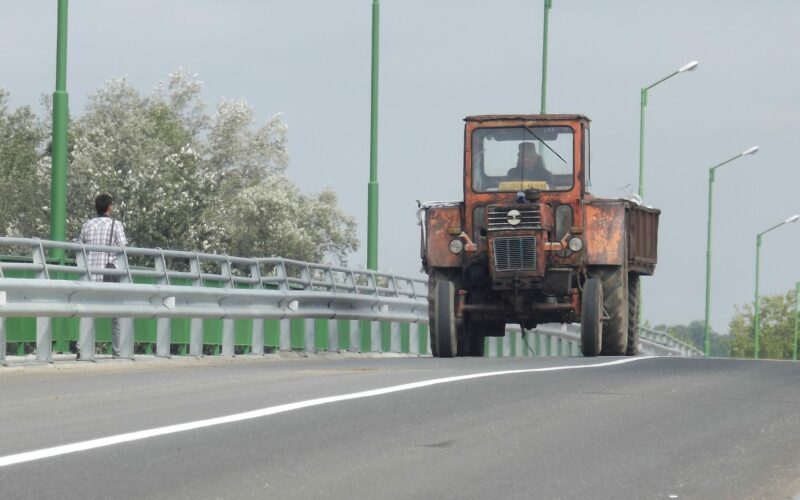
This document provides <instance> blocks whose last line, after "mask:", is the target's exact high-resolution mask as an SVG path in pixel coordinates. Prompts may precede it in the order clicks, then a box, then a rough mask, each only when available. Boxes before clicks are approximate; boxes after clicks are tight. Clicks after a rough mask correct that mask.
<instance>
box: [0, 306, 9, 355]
mask: <svg viewBox="0 0 800 500" xmlns="http://www.w3.org/2000/svg"><path fill="white" fill-rule="evenodd" d="M6 364H8V363H7V362H6V319H5V318H3V317H0V365H2V366H5V365H6Z"/></svg>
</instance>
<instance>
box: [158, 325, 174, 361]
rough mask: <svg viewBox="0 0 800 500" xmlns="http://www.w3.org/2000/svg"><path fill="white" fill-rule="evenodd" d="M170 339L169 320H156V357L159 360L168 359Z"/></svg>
mask: <svg viewBox="0 0 800 500" xmlns="http://www.w3.org/2000/svg"><path fill="white" fill-rule="evenodd" d="M170 337H171V329H170V319H169V318H158V319H157V320H156V356H158V357H160V358H168V357H170V340H171V338H170Z"/></svg>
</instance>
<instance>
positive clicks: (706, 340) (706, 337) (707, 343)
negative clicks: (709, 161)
mask: <svg viewBox="0 0 800 500" xmlns="http://www.w3.org/2000/svg"><path fill="white" fill-rule="evenodd" d="M713 193H714V169H713V168H710V169H708V230H707V232H706V319H705V324H704V326H703V352H704V353H705V355H706V357H709V356H710V355H711V338H710V332H709V331H710V328H709V321H710V314H711V199H712V195H713Z"/></svg>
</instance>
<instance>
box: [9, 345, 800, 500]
mask: <svg viewBox="0 0 800 500" xmlns="http://www.w3.org/2000/svg"><path fill="white" fill-rule="evenodd" d="M609 361H615V359H614V358H597V359H593V360H588V359H581V358H573V359H566V358H549V359H548V358H539V359H529V358H522V359H488V358H486V359H456V360H436V359H411V358H407V359H339V360H330V359H328V360H294V361H285V360H265V359H259V360H246V359H236V360H223V359H219V358H217V359H205V360H201V361H196V362H193V361H188V362H187V361H180V362H161V363H146V362H145V363H140V362H111V361H109V362H106V363H98V364H90V363H62V364H60V365H59V366H57V367H53V368H50V369H47V368H23V369H0V400H1V401H2V406H0V423H2V425H0V464H2V463H3V460H6V461H8V460H9V457H11V461H12V462H13V461H14V460H15V459H13V457H12V456H15V455H16V456H17V457H19V455H18V454H21V453H26V452H33V451H37V450H43V449H47V448H51V447H56V446H62V445H73V444H76V443H81V442H86V441H90V440H96V439H98V438H107V437H111V436H118V435H121V434H126V433H131V432H134V431H143V430H148V429H156V428H163V427H164V426H173V425H176V424H185V423H189V422H197V421H201V420H204V419H211V418H216V417H224V416H227V415H235V414H241V413H243V412H250V411H253V410H259V409H264V408H273V410H270V411H265V412H262V413H261V414H258V415H256V416H253V415H252V414H251V415H249V416H250V417H253V418H249V419H246V420H240V421H232V422H231V421H227V420H225V419H220V420H218V421H214V422H211V423H208V422H207V424H209V425H207V426H205V427H201V428H196V429H190V430H180V431H179V432H169V429H167V430H164V431H162V432H163V434H162V435H157V436H153V437H144V438H142V439H135V438H136V437H143V436H141V435H139V436H129V438H130V439H131V440H130V441H127V442H121V443H118V444H109V441H102V442H97V441H94V445H97V447H93V448H91V447H90V449H86V450H83V451H80V450H77V449H75V448H76V447H69V446H67V447H66V448H65V449H62V451H63V452H64V453H63V454H60V455H57V456H51V457H44V458H37V459H34V460H29V461H22V462H19V463H11V464H9V465H3V466H0V497H2V498H4V499H11V498H123V499H126V498H136V499H143V498H193V499H194V498H303V499H306V498H325V499H327V500H332V499H340V498H341V499H350V498H370V499H371V498H436V499H446V498H496V499H500V498H547V499H550V498H632V499H643V498H665V499H666V498H681V499H689V498H800V496H798V495H800V364H797V363H791V362H770V361H760V362H754V361H744V360H724V359H710V360H709V359H678V358H648V359H637V360H635V361H633V362H627V363H624V364H616V365H608V366H599V367H594V368H579V369H566V370H561V369H559V370H553V371H527V372H521V373H509V374H503V375H496V376H488V377H479V378H472V379H468V380H452V381H448V382H442V383H437V384H434V385H427V386H426V385H422V386H419V385H420V384H417V385H416V386H410V387H406V388H405V389H404V390H397V391H395V392H388V393H383V394H373V393H368V394H365V395H362V396H364V397H357V398H356V397H353V398H352V399H345V400H341V401H317V402H316V403H314V405H313V406H307V407H299V408H298V407H296V406H283V407H280V408H278V409H277V410H275V409H274V407H276V406H278V405H290V404H292V403H298V402H303V401H308V400H312V399H315V398H325V397H330V396H341V395H346V394H352V393H358V392H360V391H368V390H373V389H379V388H386V387H393V386H398V385H401V384H412V383H418V382H422V381H427V380H431V379H440V378H443V377H458V376H461V375H470V374H478V373H487V372H497V371H507V370H531V369H541V368H555V367H572V368H574V367H576V366H581V365H592V364H597V363H605V362H609ZM279 410H280V411H282V412H280V413H274V414H268V413H270V412H275V411H279ZM228 420H230V419H228ZM211 424H214V425H211ZM172 430H177V429H172ZM37 456H38V455H37Z"/></svg>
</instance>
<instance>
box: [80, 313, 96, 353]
mask: <svg viewBox="0 0 800 500" xmlns="http://www.w3.org/2000/svg"><path fill="white" fill-rule="evenodd" d="M79 325H80V326H79V334H78V335H79V337H78V338H79V339H80V340H79V342H78V343H79V344H80V346H81V348H80V350H79V351H78V354H79V355H80V357H81V360H86V361H94V351H95V326H94V318H81V319H80V322H79Z"/></svg>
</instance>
